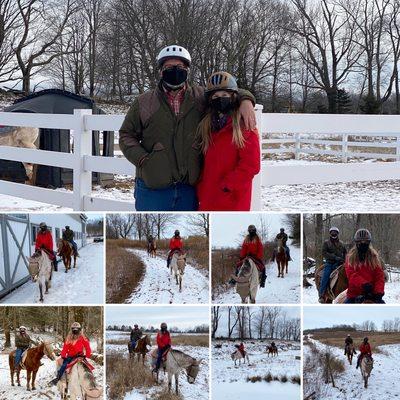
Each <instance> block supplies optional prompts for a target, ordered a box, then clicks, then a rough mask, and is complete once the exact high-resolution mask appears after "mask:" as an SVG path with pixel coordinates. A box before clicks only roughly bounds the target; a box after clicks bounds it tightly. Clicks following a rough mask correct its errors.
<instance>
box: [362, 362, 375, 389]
mask: <svg viewBox="0 0 400 400" xmlns="http://www.w3.org/2000/svg"><path fill="white" fill-rule="evenodd" d="M372 368H374V360H373V359H372V357H371V356H368V355H365V356H364V357H363V358H362V360H361V365H360V370H361V376H362V378H363V381H364V387H365V388H367V387H368V379H369V377H370V375H371V371H372Z"/></svg>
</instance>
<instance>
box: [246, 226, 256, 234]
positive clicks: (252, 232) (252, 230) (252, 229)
mask: <svg viewBox="0 0 400 400" xmlns="http://www.w3.org/2000/svg"><path fill="white" fill-rule="evenodd" d="M247 232H249V234H250V235H251V234H253V235H254V234H255V233H257V228H256V227H255V225H249V227H248V228H247Z"/></svg>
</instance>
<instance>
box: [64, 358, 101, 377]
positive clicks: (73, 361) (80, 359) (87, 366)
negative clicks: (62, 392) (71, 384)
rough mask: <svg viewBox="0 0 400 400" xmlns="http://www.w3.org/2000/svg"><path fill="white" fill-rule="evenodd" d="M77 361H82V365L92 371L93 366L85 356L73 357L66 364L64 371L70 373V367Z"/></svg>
mask: <svg viewBox="0 0 400 400" xmlns="http://www.w3.org/2000/svg"><path fill="white" fill-rule="evenodd" d="M78 362H80V363H82V365H83V366H84V367H85V368H87V369H88V370H89V371H90V372H92V371H93V370H94V367H93V365H92V364H90V362H89V361H88V360H86V358H81V357H78V358H75V359H73V360H72V361H71V362H70V363H69V364H67V368H66V370H65V371H66V372H67V374H70V373H71V370H72V367H73V366H74V365H75V364H77V363H78Z"/></svg>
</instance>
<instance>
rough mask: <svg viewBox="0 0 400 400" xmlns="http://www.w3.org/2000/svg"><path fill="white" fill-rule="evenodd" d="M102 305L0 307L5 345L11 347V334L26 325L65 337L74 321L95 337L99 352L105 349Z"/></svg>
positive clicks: (86, 332)
mask: <svg viewBox="0 0 400 400" xmlns="http://www.w3.org/2000/svg"><path fill="white" fill-rule="evenodd" d="M103 318H104V316H103V309H102V307H81V306H74V307H70V306H68V307H67V306H57V307H19V306H18V307H15V306H13V307H10V306H5V307H0V321H1V327H2V330H3V333H4V336H5V342H4V346H5V347H11V335H12V334H15V333H16V331H17V329H18V328H19V327H20V326H21V325H23V326H25V327H26V328H27V331H28V334H31V333H37V334H44V333H50V334H52V335H54V336H55V337H56V338H57V339H61V340H64V339H65V338H66V336H67V334H68V333H69V332H70V328H71V324H72V323H73V322H75V321H76V322H79V323H80V324H81V325H82V328H83V331H84V333H85V335H86V336H88V337H89V338H90V339H96V340H97V343H98V351H99V352H100V353H102V352H103Z"/></svg>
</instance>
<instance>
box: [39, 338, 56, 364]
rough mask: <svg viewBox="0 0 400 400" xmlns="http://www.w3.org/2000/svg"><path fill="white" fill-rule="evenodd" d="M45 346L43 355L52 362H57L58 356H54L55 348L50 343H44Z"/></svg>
mask: <svg viewBox="0 0 400 400" xmlns="http://www.w3.org/2000/svg"><path fill="white" fill-rule="evenodd" d="M42 345H43V353H44V354H45V355H46V356H47V357H49V358H50V360H52V361H55V359H56V355H55V354H54V349H53V346H52V344H51V343H50V342H46V341H44V342H43V343H42Z"/></svg>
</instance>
